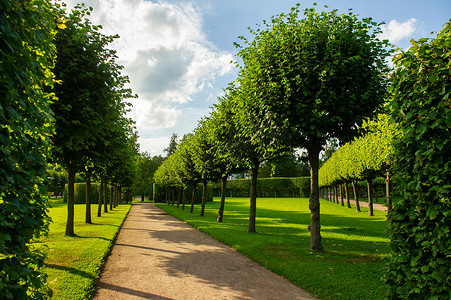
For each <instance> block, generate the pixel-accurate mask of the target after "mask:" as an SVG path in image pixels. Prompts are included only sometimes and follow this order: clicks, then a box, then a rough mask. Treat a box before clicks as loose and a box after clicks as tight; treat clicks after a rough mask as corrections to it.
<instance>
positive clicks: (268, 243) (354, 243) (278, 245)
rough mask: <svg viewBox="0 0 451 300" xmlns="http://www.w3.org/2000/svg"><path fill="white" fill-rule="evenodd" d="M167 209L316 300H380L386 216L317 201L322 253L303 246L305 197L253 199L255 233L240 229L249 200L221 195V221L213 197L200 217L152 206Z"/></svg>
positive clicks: (306, 212)
mask: <svg viewBox="0 0 451 300" xmlns="http://www.w3.org/2000/svg"><path fill="white" fill-rule="evenodd" d="M157 205H158V206H159V207H161V208H162V209H164V210H166V211H167V212H168V213H170V214H172V215H174V216H176V217H178V218H179V219H181V220H183V221H185V222H187V223H189V224H191V225H193V226H194V227H196V228H198V229H199V230H201V231H203V232H205V233H207V234H209V235H211V236H212V237H214V238H215V239H217V240H219V241H222V242H224V243H225V244H227V245H230V246H232V247H233V248H234V249H236V250H237V251H239V252H241V253H243V254H244V255H246V256H248V257H249V258H251V259H252V260H254V261H256V262H258V263H259V264H260V265H262V266H265V267H266V268H268V269H270V270H271V271H273V272H275V273H277V274H279V275H281V276H283V277H285V278H286V279H288V280H289V281H291V282H292V283H294V284H296V285H298V286H299V287H301V288H303V289H305V290H307V291H308V292H310V293H311V294H312V295H316V296H318V297H319V298H320V299H365V300H368V299H382V298H383V297H384V294H385V287H384V286H383V283H382V281H381V279H380V277H381V276H382V275H383V269H384V266H385V261H384V258H386V257H387V256H388V251H389V246H388V242H389V240H388V238H387V234H386V232H385V224H386V221H385V220H386V215H385V213H384V212H380V211H375V216H374V217H368V216H367V209H366V208H363V207H362V212H361V213H356V212H355V208H354V207H353V208H352V209H348V208H345V207H341V206H340V205H337V204H333V203H330V202H327V201H321V235H322V243H323V246H324V249H325V252H324V253H317V252H311V251H310V250H309V231H308V229H307V226H308V225H309V223H310V211H309V210H308V199H305V198H258V199H257V221H256V228H257V232H258V233H257V234H249V233H247V232H246V230H247V224H248V212H249V199H248V198H228V199H226V205H225V213H224V223H222V224H221V223H217V222H216V217H217V211H218V208H219V199H218V198H215V199H214V202H212V203H207V205H206V211H205V217H203V218H201V217H199V211H200V206H197V207H196V209H195V211H194V213H193V214H190V213H189V208H188V209H186V210H185V211H182V210H181V208H179V209H177V208H176V207H175V206H169V205H167V204H162V203H160V204H157Z"/></svg>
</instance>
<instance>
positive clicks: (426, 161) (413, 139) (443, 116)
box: [385, 23, 451, 299]
mask: <svg viewBox="0 0 451 300" xmlns="http://www.w3.org/2000/svg"><path fill="white" fill-rule="evenodd" d="M450 40H451V26H450V23H448V24H446V25H445V27H444V29H443V30H442V31H441V32H440V33H439V34H438V35H437V38H436V39H435V40H429V39H420V40H418V41H413V42H412V47H411V48H410V49H409V50H408V51H406V52H402V53H401V54H399V55H398V56H397V57H395V60H394V62H395V67H396V68H395V71H394V73H393V84H392V86H391V89H392V90H391V92H392V97H393V98H392V99H393V100H392V102H391V107H392V110H393V112H394V113H393V119H394V121H395V122H397V123H399V124H400V125H401V128H402V130H403V135H402V137H401V138H400V140H399V142H398V143H396V144H395V151H396V152H395V154H396V161H395V165H394V166H395V171H396V173H395V174H396V175H397V181H398V183H397V184H398V185H399V186H400V187H401V188H402V190H403V192H404V193H403V198H402V199H401V200H400V201H397V202H396V203H395V205H394V209H393V211H392V212H391V213H390V214H389V219H390V223H389V229H390V240H391V241H390V244H391V249H392V259H391V261H390V263H389V267H388V270H387V274H386V276H385V281H386V282H387V283H388V285H389V288H388V297H389V298H392V299H424V298H428V299H450V296H451V285H450V282H451V200H450V193H451V185H450V182H451V161H450V153H451V133H450V128H451V108H450V98H451V97H450V96H451V77H450V73H449V61H450V55H451V44H450Z"/></svg>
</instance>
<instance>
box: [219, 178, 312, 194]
mask: <svg viewBox="0 0 451 300" xmlns="http://www.w3.org/2000/svg"><path fill="white" fill-rule="evenodd" d="M249 191H250V179H233V180H228V181H227V189H226V196H227V197H249ZM213 194H214V196H215V197H219V196H220V195H221V184H220V183H215V184H214V185H213ZM309 196H310V178H309V177H287V178H283V177H280V178H258V179H257V197H275V198H277V197H309Z"/></svg>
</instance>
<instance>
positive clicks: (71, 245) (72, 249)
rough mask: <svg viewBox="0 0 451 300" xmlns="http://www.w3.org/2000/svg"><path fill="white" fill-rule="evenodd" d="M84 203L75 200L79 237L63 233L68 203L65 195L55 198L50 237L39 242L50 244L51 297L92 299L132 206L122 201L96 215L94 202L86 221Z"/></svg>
mask: <svg viewBox="0 0 451 300" xmlns="http://www.w3.org/2000/svg"><path fill="white" fill-rule="evenodd" d="M85 207H86V206H85V205H84V204H75V224H74V225H75V226H74V230H75V234H76V235H77V236H76V237H67V236H64V231H65V228H66V227H65V226H66V217H67V206H66V203H64V202H63V200H62V199H57V200H54V199H52V202H51V207H50V208H49V215H50V217H51V218H52V221H53V223H52V224H51V225H50V230H49V235H48V237H43V238H41V240H40V244H35V246H36V247H40V246H42V245H44V247H47V249H46V250H45V251H47V259H46V261H45V272H46V273H47V274H48V283H49V286H50V288H51V289H52V290H53V297H52V299H64V300H70V299H77V300H78V299H89V298H90V295H91V293H92V292H93V291H94V288H95V284H96V282H97V279H98V277H99V274H100V268H101V266H102V264H103V262H104V259H105V258H106V256H107V255H108V253H109V251H110V248H111V246H112V243H113V241H114V239H115V237H116V235H117V233H118V231H119V229H120V227H121V225H122V223H123V221H124V219H125V217H126V216H127V213H128V211H129V210H130V205H129V204H121V205H119V206H118V207H116V208H115V209H113V210H112V211H109V212H108V213H102V217H100V218H99V217H97V205H92V222H93V224H85V223H84V218H85Z"/></svg>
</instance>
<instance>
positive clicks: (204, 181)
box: [200, 177, 207, 217]
mask: <svg viewBox="0 0 451 300" xmlns="http://www.w3.org/2000/svg"><path fill="white" fill-rule="evenodd" d="M206 199H207V177H205V178H202V205H201V208H200V216H201V217H203V216H204V214H205V202H206Z"/></svg>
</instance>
